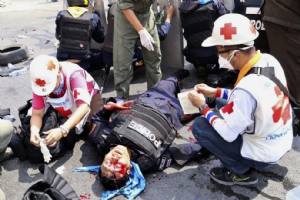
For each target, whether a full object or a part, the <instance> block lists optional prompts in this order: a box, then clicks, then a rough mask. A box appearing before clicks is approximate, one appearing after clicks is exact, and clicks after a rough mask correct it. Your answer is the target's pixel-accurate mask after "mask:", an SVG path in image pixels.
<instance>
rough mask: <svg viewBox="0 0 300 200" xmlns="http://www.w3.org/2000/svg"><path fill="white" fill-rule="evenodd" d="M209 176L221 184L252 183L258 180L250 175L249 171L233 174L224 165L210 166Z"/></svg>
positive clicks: (245, 184)
mask: <svg viewBox="0 0 300 200" xmlns="http://www.w3.org/2000/svg"><path fill="white" fill-rule="evenodd" d="M209 175H210V178H211V179H212V180H213V181H215V182H217V183H219V184H222V185H228V186H231V185H244V186H247V185H254V184H256V183H257V182H258V179H257V177H254V176H251V175H250V174H249V173H247V174H244V175H237V174H234V173H233V172H232V171H230V170H228V169H226V168H224V167H215V168H212V169H211V170H210V172H209Z"/></svg>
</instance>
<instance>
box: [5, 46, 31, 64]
mask: <svg viewBox="0 0 300 200" xmlns="http://www.w3.org/2000/svg"><path fill="white" fill-rule="evenodd" d="M27 58H28V49H27V47H26V46H25V45H18V44H16V45H10V46H6V47H4V48H3V49H0V66H6V65H8V63H11V64H15V63H18V62H21V61H23V60H26V59H27Z"/></svg>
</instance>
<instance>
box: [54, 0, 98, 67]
mask: <svg viewBox="0 0 300 200" xmlns="http://www.w3.org/2000/svg"><path fill="white" fill-rule="evenodd" d="M67 2H68V8H67V9H66V10H62V11H59V12H58V14H57V16H56V20H55V23H56V34H55V36H56V38H57V39H58V40H59V46H58V49H57V58H58V60H60V61H63V60H69V61H72V62H74V63H79V65H80V66H81V67H82V68H84V69H91V68H95V67H98V66H99V65H100V64H99V62H101V60H102V58H101V54H100V52H99V50H97V49H92V47H91V39H94V40H95V41H96V42H98V43H101V42H103V40H104V29H103V27H102V25H101V19H100V14H99V13H98V12H97V11H95V12H89V10H88V6H89V0H68V1H67Z"/></svg>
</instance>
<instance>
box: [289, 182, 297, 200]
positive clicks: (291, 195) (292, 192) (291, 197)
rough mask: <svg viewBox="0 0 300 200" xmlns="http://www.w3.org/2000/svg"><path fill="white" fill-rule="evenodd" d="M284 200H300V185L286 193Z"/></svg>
mask: <svg viewBox="0 0 300 200" xmlns="http://www.w3.org/2000/svg"><path fill="white" fill-rule="evenodd" d="M286 200H300V185H299V186H297V187H295V188H293V189H292V190H290V191H288V193H287V194H286Z"/></svg>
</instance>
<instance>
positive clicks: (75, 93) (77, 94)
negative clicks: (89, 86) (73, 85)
mask: <svg viewBox="0 0 300 200" xmlns="http://www.w3.org/2000/svg"><path fill="white" fill-rule="evenodd" d="M79 95H80V93H79V92H78V91H77V90H74V98H75V99H77V97H78V96H79Z"/></svg>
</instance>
